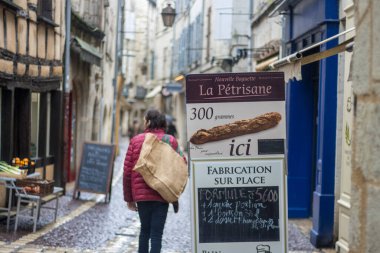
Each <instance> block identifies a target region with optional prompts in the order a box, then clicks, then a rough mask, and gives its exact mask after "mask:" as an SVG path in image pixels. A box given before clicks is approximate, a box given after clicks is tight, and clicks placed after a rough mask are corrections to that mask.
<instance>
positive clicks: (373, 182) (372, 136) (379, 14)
mask: <svg viewBox="0 0 380 253" xmlns="http://www.w3.org/2000/svg"><path fill="white" fill-rule="evenodd" d="M354 3H355V27H356V37H355V46H354V54H353V67H352V69H353V73H352V89H353V94H354V98H355V100H354V103H355V108H354V117H353V129H354V130H353V141H352V143H353V146H352V155H353V158H352V176H351V180H352V181H351V194H352V195H351V223H350V224H351V225H350V229H349V231H350V251H349V252H352V253H359V252H360V253H363V252H368V253H369V252H379V251H380V240H379V234H380V215H379V210H380V167H379V155H378V152H379V144H380V139H379V136H380V135H379V133H378V130H377V129H378V127H377V123H379V122H380V113H379V108H380V107H379V106H380V102H379V101H380V100H379V87H380V82H379V80H380V55H379V52H380V51H379V50H378V46H377V45H378V44H377V43H378V41H379V38H380V30H379V27H380V2H379V1H376V0H369V1H354Z"/></svg>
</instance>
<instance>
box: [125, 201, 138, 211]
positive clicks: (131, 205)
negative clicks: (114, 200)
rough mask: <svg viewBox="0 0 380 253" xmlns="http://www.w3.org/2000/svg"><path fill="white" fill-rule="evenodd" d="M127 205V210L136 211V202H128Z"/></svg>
mask: <svg viewBox="0 0 380 253" xmlns="http://www.w3.org/2000/svg"><path fill="white" fill-rule="evenodd" d="M127 205H128V209H129V210H131V211H135V212H137V205H136V202H128V203H127Z"/></svg>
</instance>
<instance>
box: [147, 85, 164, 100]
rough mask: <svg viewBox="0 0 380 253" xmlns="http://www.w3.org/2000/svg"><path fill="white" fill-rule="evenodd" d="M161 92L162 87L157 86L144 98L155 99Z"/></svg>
mask: <svg viewBox="0 0 380 253" xmlns="http://www.w3.org/2000/svg"><path fill="white" fill-rule="evenodd" d="M161 90H162V85H158V86H156V87H154V88H153V90H151V91H149V92H148V94H146V96H145V98H153V97H155V96H156V95H157V94H158V93H160V92H161Z"/></svg>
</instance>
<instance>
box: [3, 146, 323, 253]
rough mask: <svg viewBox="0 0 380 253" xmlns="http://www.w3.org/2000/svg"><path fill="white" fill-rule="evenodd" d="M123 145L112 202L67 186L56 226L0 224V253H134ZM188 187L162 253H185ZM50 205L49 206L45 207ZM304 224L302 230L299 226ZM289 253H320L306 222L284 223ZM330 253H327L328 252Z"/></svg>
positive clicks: (47, 215)
mask: <svg viewBox="0 0 380 253" xmlns="http://www.w3.org/2000/svg"><path fill="white" fill-rule="evenodd" d="M127 145H128V142H127V139H121V145H120V155H119V156H118V157H117V158H116V160H115V165H114V178H113V188H112V197H111V202H110V203H108V204H107V203H104V199H103V198H102V197H103V196H104V195H95V194H89V193H82V194H81V198H80V199H78V200H77V199H73V198H72V189H73V185H72V184H71V186H70V187H69V188H68V189H69V190H68V192H67V195H66V196H63V197H61V198H60V202H59V204H60V206H59V210H58V216H57V222H56V223H54V221H53V212H52V211H51V210H43V209H42V210H41V216H40V220H39V222H38V224H37V232H36V233H33V232H32V229H33V223H32V221H31V220H28V219H25V218H22V219H20V222H19V227H18V229H17V233H16V234H14V233H13V222H12V223H11V232H10V233H6V221H4V220H3V221H0V252H115V253H117V252H120V253H121V252H123V253H129V252H131V253H132V252H137V247H138V234H139V219H138V215H137V213H136V212H132V211H130V210H128V209H127V205H126V203H125V202H124V199H123V190H122V164H123V161H124V154H125V152H126V149H127ZM190 203H191V202H190V187H189V185H188V187H187V188H186V190H185V192H184V193H183V195H182V196H181V199H180V207H179V213H177V214H175V213H174V211H173V207H172V206H170V207H169V214H168V218H167V221H166V225H165V231H164V236H163V247H162V252H164V253H174V252H181V253H185V252H186V253H187V252H191V225H190V224H191V214H190ZM49 205H53V203H49ZM305 224H306V225H305ZM288 228H289V229H288V231H289V233H288V237H289V251H290V252H326V251H321V250H317V249H315V248H314V247H313V245H311V243H310V241H309V237H308V231H310V221H308V220H306V223H305V222H304V223H303V222H298V221H292V220H290V221H289V226H288ZM329 252H330V251H329Z"/></svg>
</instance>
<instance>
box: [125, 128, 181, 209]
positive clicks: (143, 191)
mask: <svg viewBox="0 0 380 253" xmlns="http://www.w3.org/2000/svg"><path fill="white" fill-rule="evenodd" d="M146 133H153V134H155V135H156V136H157V138H158V139H160V140H161V139H162V137H163V136H164V134H165V131H164V130H163V129H154V130H151V129H148V130H145V132H144V133H142V134H139V135H136V136H135V137H133V138H132V139H131V141H130V143H129V147H128V151H127V154H126V156H125V160H124V176H123V189H124V200H125V201H126V202H133V201H134V202H138V201H161V202H166V201H165V200H164V199H163V198H162V197H161V195H160V194H159V193H158V192H157V191H155V190H153V189H152V188H150V187H149V186H148V185H147V184H146V183H145V181H144V179H143V177H142V176H141V174H140V173H138V172H135V171H133V168H134V167H135V164H136V162H137V160H138V159H139V155H140V152H141V147H142V145H143V142H144V139H145V134H146ZM169 136H170V145H171V146H172V148H173V149H174V150H177V148H178V143H177V140H176V139H175V138H174V137H173V136H171V135H169Z"/></svg>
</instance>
